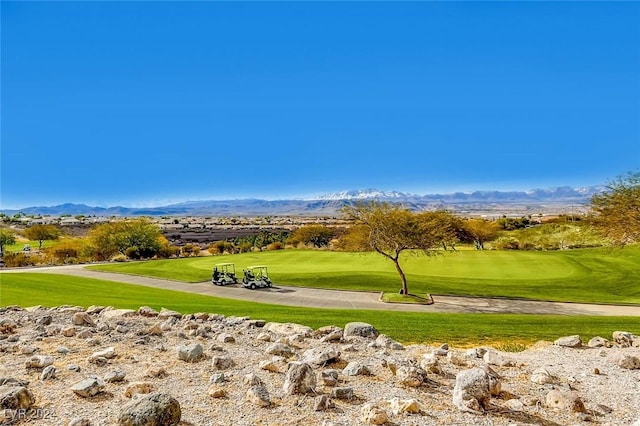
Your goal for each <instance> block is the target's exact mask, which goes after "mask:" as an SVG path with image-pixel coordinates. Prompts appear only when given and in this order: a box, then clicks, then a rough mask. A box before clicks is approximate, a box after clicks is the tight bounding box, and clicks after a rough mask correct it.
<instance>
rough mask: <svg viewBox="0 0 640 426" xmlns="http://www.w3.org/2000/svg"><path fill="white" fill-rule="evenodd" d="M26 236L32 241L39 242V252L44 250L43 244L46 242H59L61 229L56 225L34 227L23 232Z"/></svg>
mask: <svg viewBox="0 0 640 426" xmlns="http://www.w3.org/2000/svg"><path fill="white" fill-rule="evenodd" d="M23 234H24V236H25V237H27V238H28V239H30V240H34V241H37V242H38V250H42V243H43V242H45V241H46V240H57V239H58V238H59V237H60V235H61V234H62V233H61V232H60V229H58V227H56V226H54V225H33V226H31V227H29V228H27V229H25V230H24V232H23Z"/></svg>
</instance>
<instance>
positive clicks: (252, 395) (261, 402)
mask: <svg viewBox="0 0 640 426" xmlns="http://www.w3.org/2000/svg"><path fill="white" fill-rule="evenodd" d="M246 397H247V401H249V402H251V403H252V404H255V405H257V406H259V407H269V406H270V405H271V398H270V397H269V392H268V391H267V388H266V387H265V386H264V385H263V384H258V385H254V386H251V387H250V388H249V390H248V391H247V393H246Z"/></svg>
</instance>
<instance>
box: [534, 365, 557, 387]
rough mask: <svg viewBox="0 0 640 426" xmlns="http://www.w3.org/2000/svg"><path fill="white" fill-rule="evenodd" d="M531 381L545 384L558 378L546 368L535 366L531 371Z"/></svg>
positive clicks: (554, 381)
mask: <svg viewBox="0 0 640 426" xmlns="http://www.w3.org/2000/svg"><path fill="white" fill-rule="evenodd" d="M531 381H532V382H533V383H536V384H538V385H546V384H553V383H557V382H558V379H557V377H555V376H554V375H553V374H551V373H550V372H549V371H548V370H547V369H546V368H544V367H540V368H536V369H535V370H534V371H533V373H531Z"/></svg>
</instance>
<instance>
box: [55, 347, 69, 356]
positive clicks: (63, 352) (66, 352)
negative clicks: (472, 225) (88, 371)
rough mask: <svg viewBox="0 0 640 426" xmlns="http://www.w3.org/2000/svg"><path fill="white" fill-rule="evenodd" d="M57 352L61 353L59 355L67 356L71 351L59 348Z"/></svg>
mask: <svg viewBox="0 0 640 426" xmlns="http://www.w3.org/2000/svg"><path fill="white" fill-rule="evenodd" d="M56 352H57V353H59V354H62V355H66V354H68V353H69V352H71V351H70V350H69V348H67V347H66V346H58V347H57V348H56Z"/></svg>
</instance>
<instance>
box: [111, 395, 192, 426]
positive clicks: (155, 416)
mask: <svg viewBox="0 0 640 426" xmlns="http://www.w3.org/2000/svg"><path fill="white" fill-rule="evenodd" d="M181 416H182V411H181V409H180V403H179V402H178V401H177V400H176V399H175V398H173V397H172V396H171V395H168V394H165V393H152V394H150V395H147V396H143V397H141V398H139V399H137V400H135V401H132V402H130V403H128V404H127V405H125V406H124V408H123V409H122V413H120V416H119V417H118V425H119V426H174V425H177V424H179V423H180V418H181Z"/></svg>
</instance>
